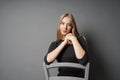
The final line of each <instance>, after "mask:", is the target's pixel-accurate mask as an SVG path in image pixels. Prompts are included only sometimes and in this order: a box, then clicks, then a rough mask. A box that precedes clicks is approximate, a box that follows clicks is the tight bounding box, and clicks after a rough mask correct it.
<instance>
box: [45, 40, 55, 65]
mask: <svg viewBox="0 0 120 80" xmlns="http://www.w3.org/2000/svg"><path fill="white" fill-rule="evenodd" d="M55 48H56V42H55V41H54V42H52V43H51V44H50V46H49V48H48V52H47V54H48V53H49V52H51V51H53V50H54V49H55ZM47 54H46V55H45V57H44V62H45V63H46V64H50V63H52V62H47Z"/></svg>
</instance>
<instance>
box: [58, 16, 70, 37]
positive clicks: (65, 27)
mask: <svg viewBox="0 0 120 80" xmlns="http://www.w3.org/2000/svg"><path fill="white" fill-rule="evenodd" d="M71 21H72V20H71V18H69V17H64V18H63V19H62V21H61V23H60V32H61V34H62V35H63V36H65V35H67V34H68V33H70V32H71V30H72V22H71Z"/></svg>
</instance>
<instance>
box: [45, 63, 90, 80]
mask: <svg viewBox="0 0 120 80" xmlns="http://www.w3.org/2000/svg"><path fill="white" fill-rule="evenodd" d="M43 67H44V72H45V77H46V80H88V78H89V68H90V63H89V62H88V63H87V64H86V65H85V66H84V65H81V64H78V63H67V62H61V63H52V64H50V65H46V64H45V63H43ZM59 67H73V68H79V69H84V70H85V76H84V78H80V77H71V76H50V74H49V69H51V68H59Z"/></svg>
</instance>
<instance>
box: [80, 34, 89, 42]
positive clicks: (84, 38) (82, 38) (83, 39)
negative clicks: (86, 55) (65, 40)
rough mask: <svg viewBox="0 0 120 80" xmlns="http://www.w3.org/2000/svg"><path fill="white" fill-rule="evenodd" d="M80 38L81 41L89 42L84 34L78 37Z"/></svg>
mask: <svg viewBox="0 0 120 80" xmlns="http://www.w3.org/2000/svg"><path fill="white" fill-rule="evenodd" d="M78 40H79V41H80V42H85V43H86V42H87V41H86V37H85V36H84V35H81V36H80V37H78Z"/></svg>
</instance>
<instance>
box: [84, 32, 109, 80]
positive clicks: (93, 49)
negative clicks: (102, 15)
mask: <svg viewBox="0 0 120 80" xmlns="http://www.w3.org/2000/svg"><path fill="white" fill-rule="evenodd" d="M84 33H86V34H87V35H84V34H83V35H84V36H85V37H86V39H87V43H88V52H89V53H88V56H89V61H90V73H89V80H108V79H107V77H106V73H105V69H104V62H103V60H102V58H101V57H100V56H99V55H100V54H101V52H102V51H100V49H99V47H97V44H95V43H94V41H95V40H94V37H95V36H93V35H92V34H96V33H94V32H93V31H92V32H91V31H84ZM96 35H97V34H96ZM96 42H97V41H96ZM93 44H95V46H94V45H93Z"/></svg>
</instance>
